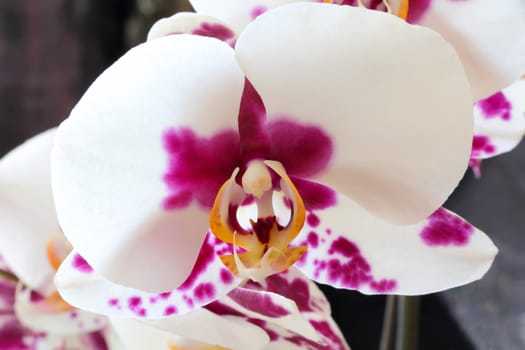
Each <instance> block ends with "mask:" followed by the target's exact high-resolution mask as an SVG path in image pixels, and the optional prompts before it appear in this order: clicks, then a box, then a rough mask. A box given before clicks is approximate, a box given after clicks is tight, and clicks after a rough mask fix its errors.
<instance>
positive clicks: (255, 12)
mask: <svg viewBox="0 0 525 350" xmlns="http://www.w3.org/2000/svg"><path fill="white" fill-rule="evenodd" d="M266 11H268V8H266V6H255V7H254V8H253V9H252V10H251V11H250V18H251V19H256V18H257V17H259V16H260V15H262V14H263V13H265V12H266Z"/></svg>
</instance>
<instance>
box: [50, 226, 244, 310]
mask: <svg viewBox="0 0 525 350" xmlns="http://www.w3.org/2000/svg"><path fill="white" fill-rule="evenodd" d="M213 242H215V238H214V237H213V236H212V235H210V234H209V235H208V236H207V239H206V240H205V243H204V245H203V248H202V249H201V251H200V254H199V258H198V259H197V263H196V265H195V267H194V269H193V271H192V274H191V275H190V277H189V278H188V279H187V280H186V281H185V282H184V283H183V284H182V285H181V286H180V287H179V288H178V289H175V290H172V291H168V292H163V293H149V292H144V291H142V290H137V289H133V288H129V287H124V286H121V285H118V284H116V283H113V282H112V281H109V280H107V279H106V278H104V277H103V276H102V275H100V274H99V273H97V272H96V270H93V269H92V268H91V267H90V266H89V265H88V264H87V262H86V261H85V260H83V259H82V257H81V256H80V255H78V253H77V252H75V251H73V252H72V253H71V254H70V255H69V256H68V258H67V259H66V260H65V261H64V263H63V264H62V265H61V266H60V269H59V270H58V272H57V276H56V278H55V283H56V285H57V288H58V290H59V292H60V294H61V295H62V297H63V298H64V299H65V300H66V301H67V302H68V303H70V304H71V305H74V306H76V307H78V308H81V309H84V310H89V311H91V312H95V313H98V314H103V315H109V316H117V317H138V318H163V317H167V316H171V315H177V314H185V313H188V312H189V311H191V310H193V309H197V308H199V307H201V306H203V305H206V304H208V303H210V302H211V301H213V300H216V299H217V298H220V297H222V296H223V295H226V294H227V293H228V292H229V291H230V290H231V289H233V288H235V287H236V286H237V285H238V284H239V283H240V282H241V279H238V278H235V277H234V276H233V275H232V274H231V272H230V271H229V270H228V269H226V267H225V266H224V265H223V264H222V262H221V260H220V258H219V256H218V253H217V252H218V251H222V252H225V251H228V250H229V251H231V248H229V247H228V246H227V245H226V244H224V243H223V244H222V245H221V244H220V243H217V244H213Z"/></svg>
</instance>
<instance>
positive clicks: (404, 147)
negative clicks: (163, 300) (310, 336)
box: [53, 3, 497, 317]
mask: <svg viewBox="0 0 525 350" xmlns="http://www.w3.org/2000/svg"><path fill="white" fill-rule="evenodd" d="M313 24H317V25H313ZM327 33H329V36H328V37H327ZM356 33H359V35H356ZM306 53H307V54H306ZM386 58H388V59H386ZM444 101H446V103H445V102H444ZM471 140H472V98H471V95H470V87H469V84H468V81H467V79H466V77H465V75H464V73H463V68H462V66H461V64H460V62H459V59H458V58H457V56H456V54H455V53H454V51H453V49H452V48H451V47H450V45H448V44H447V43H446V42H445V41H444V40H443V39H442V38H441V37H440V36H439V35H437V34H436V33H434V32H432V31H430V30H428V29H425V28H422V27H414V26H411V25H408V24H406V23H405V22H404V21H402V20H400V19H398V18H396V17H394V16H391V15H388V14H384V13H381V12H377V11H368V10H365V9H360V8H353V7H349V6H335V5H325V4H306V3H302V4H292V5H287V6H282V7H279V8H276V9H274V10H271V11H268V12H266V13H265V14H263V15H261V16H259V17H258V18H257V19H256V20H255V21H253V22H251V23H250V24H248V26H247V27H246V28H245V30H244V31H243V33H242V34H241V35H240V36H239V37H238V40H237V43H236V45H235V49H232V48H231V47H230V46H229V45H227V44H225V43H223V42H221V41H219V40H216V39H214V38H207V37H202V36H197V35H171V36H167V37H162V38H158V39H155V40H151V41H149V42H147V43H145V44H143V45H140V46H138V47H136V48H135V49H133V50H131V51H130V52H128V53H127V54H126V55H124V56H123V57H122V58H121V59H120V60H118V61H117V62H116V63H115V64H114V65H113V66H111V67H110V68H109V69H108V70H106V71H105V72H104V73H103V74H102V75H101V76H100V77H99V78H98V79H97V80H96V81H95V82H94V84H93V85H92V86H91V87H90V88H89V89H88V91H87V92H86V94H85V95H84V96H83V98H82V99H81V100H80V102H79V103H78V104H77V106H76V107H75V108H74V110H73V111H72V113H71V115H70V117H69V118H68V119H67V120H66V121H65V122H64V123H63V124H62V125H61V126H60V128H59V131H58V133H57V138H56V144H55V148H54V151H53V190H54V195H55V199H56V204H57V209H58V214H59V218H60V223H61V226H62V228H63V229H64V232H65V234H66V236H67V237H68V239H69V240H70V241H71V243H72V245H73V247H74V248H75V250H76V251H77V252H78V253H79V254H80V255H79V256H82V257H83V258H85V260H86V261H87V262H88V263H89V266H91V267H92V269H94V271H96V273H98V274H100V275H102V276H104V277H105V278H106V279H107V281H108V282H112V283H114V284H120V285H123V286H126V287H128V288H132V289H133V290H141V291H149V292H155V293H159V292H165V291H171V293H174V292H176V291H177V290H178V291H179V293H178V294H177V293H175V295H179V297H180V298H184V295H185V297H186V298H187V299H188V300H189V301H188V300H187V301H186V303H181V304H180V305H179V304H174V305H175V306H176V307H177V308H179V307H180V308H181V309H182V311H179V310H177V311H175V310H173V309H170V312H173V313H175V312H178V313H183V312H188V311H190V310H191V309H192V307H193V308H196V307H198V306H202V305H206V304H208V303H210V302H212V301H214V300H217V299H220V298H221V297H222V296H223V295H226V294H227V293H228V292H229V291H231V290H232V289H233V288H235V286H237V285H238V284H239V283H240V281H242V280H243V279H245V278H251V279H254V280H262V279H264V277H265V276H268V275H271V274H272V273H278V272H280V271H283V270H286V269H287V268H289V267H290V266H291V265H292V264H294V263H296V266H298V267H299V268H300V269H302V271H303V272H305V273H306V274H307V276H308V277H310V278H313V279H315V280H317V281H319V282H322V283H329V284H331V285H333V286H336V287H344V288H353V289H358V290H360V291H362V292H364V293H398V294H422V293H429V292H434V291H438V290H442V289H446V288H450V287H453V286H457V285H461V284H463V283H467V282H470V281H472V280H475V279H478V278H480V277H481V276H482V275H483V273H484V272H485V271H486V270H487V269H488V267H489V266H490V264H491V262H492V259H493V257H494V255H495V254H496V251H497V250H496V248H495V247H494V246H493V244H492V242H491V241H490V239H488V238H487V237H486V236H485V235H484V234H483V233H481V232H479V231H478V230H476V229H475V228H473V227H472V226H471V225H470V224H468V223H466V222H465V221H464V220H463V219H461V218H459V217H458V216H456V215H455V214H452V213H450V212H448V211H446V210H445V209H438V210H437V211H436V208H438V207H439V205H440V204H441V203H442V202H443V201H444V200H445V199H446V198H447V196H448V195H449V194H450V192H451V191H452V190H453V188H454V187H455V186H456V184H457V183H458V181H459V179H460V178H461V177H462V175H463V173H464V171H465V169H466V166H467V164H468V159H469V154H470V146H471ZM327 185H329V186H330V187H328V186H327ZM283 197H284V199H283ZM250 201H252V202H254V203H255V205H256V206H257V210H256V212H257V214H256V216H255V217H251V219H252V223H250V221H249V220H248V218H247V217H246V215H244V214H242V213H243V211H240V210H238V209H239V207H242V205H243V204H247V203H249V202H250ZM285 204H286V205H285ZM432 213H433V214H432ZM430 214H432V215H431V216H430V217H428V215H430ZM425 218H426V219H425ZM243 223H244V224H243ZM210 225H211V228H212V229H211V231H210V232H209V233H208V231H209V227H210ZM250 226H251V227H250ZM211 235H215V236H216V237H215V238H214V237H211ZM203 240H204V244H203ZM223 245H225V246H226V247H225V248H223ZM235 246H238V247H241V248H242V249H243V250H237V249H234V247H235ZM68 259H69V261H70V262H69V263H68V260H66V262H65V263H64V264H63V266H66V267H67V266H71V265H74V264H75V262H74V259H75V255H72V256H70V257H69V258H68ZM199 259H200V260H199ZM196 260H197V263H195V261H196ZM202 261H205V263H202ZM223 263H224V265H223ZM80 265H82V264H80ZM91 267H90V269H91ZM66 271H67V270H66V269H64V272H63V273H64V274H65V273H66ZM61 273H62V272H59V281H62V282H60V289H61V290H62V291H63V290H65V289H67V288H68V287H69V286H68V283H66V282H67V280H69V277H68V278H66V277H67V276H64V277H63V278H62V277H60V275H61ZM234 275H235V276H234ZM188 276H189V277H188ZM64 281H66V282H64ZM109 294H111V293H108V295H106V297H107V298H108V299H105V305H108V304H112V300H111V299H110V297H111V295H109ZM130 297H131V296H130ZM133 300H136V299H133ZM190 301H191V302H190ZM128 302H129V299H127V301H126V303H128ZM174 302H175V300H174ZM143 303H144V301H142V304H141V305H143ZM117 306H118V305H117ZM120 306H121V307H122V308H124V306H122V304H120ZM135 306H136V304H134V302H132V311H134V312H138V315H137V316H139V317H140V316H141V314H142V313H143V311H142V307H138V308H137V307H135ZM128 309H129V305H128ZM137 310H138V311H137ZM161 310H162V311H165V310H163V309H161ZM157 314H159V315H160V311H157Z"/></svg>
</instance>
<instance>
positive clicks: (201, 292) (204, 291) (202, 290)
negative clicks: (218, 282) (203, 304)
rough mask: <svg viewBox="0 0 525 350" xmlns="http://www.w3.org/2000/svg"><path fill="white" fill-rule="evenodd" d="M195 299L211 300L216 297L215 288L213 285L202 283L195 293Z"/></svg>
mask: <svg viewBox="0 0 525 350" xmlns="http://www.w3.org/2000/svg"><path fill="white" fill-rule="evenodd" d="M193 294H194V295H195V299H197V300H199V301H206V300H211V299H213V298H214V297H215V294H216V292H215V286H214V285H213V284H212V283H202V284H199V285H198V286H197V287H195V290H194V291H193Z"/></svg>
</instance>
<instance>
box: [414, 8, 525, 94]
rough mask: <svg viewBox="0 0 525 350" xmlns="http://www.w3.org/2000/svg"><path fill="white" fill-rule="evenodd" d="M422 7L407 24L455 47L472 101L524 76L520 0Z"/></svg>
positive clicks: (524, 35) (524, 16) (524, 13)
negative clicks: (429, 31) (433, 33)
mask: <svg viewBox="0 0 525 350" xmlns="http://www.w3.org/2000/svg"><path fill="white" fill-rule="evenodd" d="M421 3H425V2H424V1H421ZM426 3H428V4H429V5H427V6H424V7H423V8H420V9H419V8H418V9H416V8H415V7H414V9H415V10H413V11H412V10H411V11H410V12H412V13H409V18H408V20H409V21H411V22H413V23H417V24H420V25H423V26H427V27H429V28H432V29H434V30H436V31H437V32H439V33H440V34H441V35H443V37H444V38H445V39H446V40H447V41H449V42H450V43H451V44H452V45H453V46H454V48H455V49H456V50H457V52H458V54H459V56H460V58H461V61H462V62H463V64H464V66H465V70H466V72H467V76H468V77H469V80H470V83H471V85H472V89H473V93H474V97H475V98H476V99H480V98H484V97H487V96H489V95H491V94H493V93H494V92H496V91H498V90H500V89H503V88H504V87H506V86H507V85H509V84H510V83H512V82H513V81H515V80H516V79H518V78H519V77H520V76H521V75H523V74H524V73H525V55H524V54H523V52H525V3H524V2H523V1H522V0H500V1H492V0H478V1H449V0H433V1H426ZM411 6H412V5H411Z"/></svg>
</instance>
